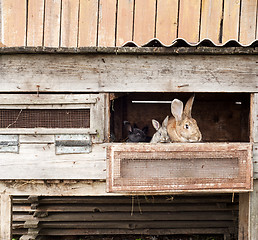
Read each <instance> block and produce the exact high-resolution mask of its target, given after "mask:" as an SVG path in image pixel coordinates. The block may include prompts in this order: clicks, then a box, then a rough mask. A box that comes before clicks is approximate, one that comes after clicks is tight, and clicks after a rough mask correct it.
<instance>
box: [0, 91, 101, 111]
mask: <svg viewBox="0 0 258 240" xmlns="http://www.w3.org/2000/svg"><path fill="white" fill-rule="evenodd" d="M99 97H100V95H99V94H61V95H60V94H47V95H45V94H39V95H38V94H18V95H17V94H16V95H15V94H1V103H0V108H2V107H4V105H7V106H8V107H11V106H9V105H55V104H57V105H60V104H62V105H63V104H64V105H65V104H67V105H76V104H89V106H90V104H96V103H97V101H98V100H99ZM71 108H72V107H71Z"/></svg>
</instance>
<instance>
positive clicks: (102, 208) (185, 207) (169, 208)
mask: <svg viewBox="0 0 258 240" xmlns="http://www.w3.org/2000/svg"><path fill="white" fill-rule="evenodd" d="M135 204H136V206H135V209H134V211H135V212H139V211H140V212H176V211H181V212H191V211H197V212H199V211H203V212H205V211H233V210H238V206H237V205H235V206H227V205H226V204H225V205H223V204H218V203H212V204H208V203H207V204H187V203H182V204H180V203H177V204H172V203H169V204H168V203H163V204H161V205H160V204H157V203H156V204H146V203H142V202H141V201H140V200H139V201H137V199H135ZM137 204H139V205H137ZM27 209H28V207H27V206H19V205H18V206H16V207H15V208H14V210H15V211H26V210H27ZM29 210H30V209H29ZM37 211H42V212H46V211H47V212H94V211H95V212H96V211H99V212H114V211H116V212H130V213H131V211H132V204H130V203H128V204H127V205H125V204H124V205H121V206H120V205H119V206H117V205H116V204H115V201H114V205H112V204H62V205H56V204H53V205H51V204H45V205H42V204H41V202H40V205H39V206H38V207H37Z"/></svg>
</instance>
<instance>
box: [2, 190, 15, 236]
mask: <svg viewBox="0 0 258 240" xmlns="http://www.w3.org/2000/svg"><path fill="white" fill-rule="evenodd" d="M0 205H1V215H0V217H1V220H0V221H1V226H0V229H1V231H0V239H1V240H9V239H11V237H12V197H11V196H10V195H7V194H1V204H0Z"/></svg>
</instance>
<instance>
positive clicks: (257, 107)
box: [250, 93, 258, 161]
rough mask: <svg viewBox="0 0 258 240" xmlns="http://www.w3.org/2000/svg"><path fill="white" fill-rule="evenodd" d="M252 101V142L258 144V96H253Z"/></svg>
mask: <svg viewBox="0 0 258 240" xmlns="http://www.w3.org/2000/svg"><path fill="white" fill-rule="evenodd" d="M251 100H252V103H251V110H250V111H251V124H250V125H251V129H250V130H251V140H252V141H253V142H255V143H258V94H257V93H255V94H253V95H252V98H251ZM257 161H258V159H257Z"/></svg>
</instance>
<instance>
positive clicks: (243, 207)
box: [238, 193, 250, 240]
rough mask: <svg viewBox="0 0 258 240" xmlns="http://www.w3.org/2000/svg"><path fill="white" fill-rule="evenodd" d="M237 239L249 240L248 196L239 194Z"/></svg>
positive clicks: (247, 194)
mask: <svg viewBox="0 0 258 240" xmlns="http://www.w3.org/2000/svg"><path fill="white" fill-rule="evenodd" d="M238 239H239V240H241V239H243V240H247V239H250V194H249V193H240V194H239V223H238Z"/></svg>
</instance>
